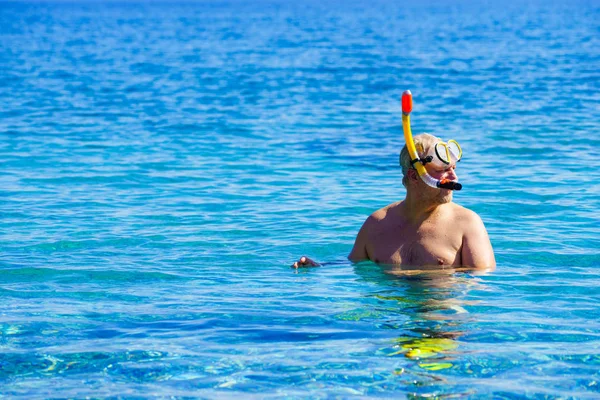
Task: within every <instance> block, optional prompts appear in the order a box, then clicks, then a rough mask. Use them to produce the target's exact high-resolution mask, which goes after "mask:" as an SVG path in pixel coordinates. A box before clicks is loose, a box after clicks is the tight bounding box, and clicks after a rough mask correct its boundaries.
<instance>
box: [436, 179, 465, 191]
mask: <svg viewBox="0 0 600 400" xmlns="http://www.w3.org/2000/svg"><path fill="white" fill-rule="evenodd" d="M438 187H439V188H440V189H448V190H460V189H462V185H461V184H460V183H458V182H454V181H451V180H448V179H443V180H441V181H440V183H438Z"/></svg>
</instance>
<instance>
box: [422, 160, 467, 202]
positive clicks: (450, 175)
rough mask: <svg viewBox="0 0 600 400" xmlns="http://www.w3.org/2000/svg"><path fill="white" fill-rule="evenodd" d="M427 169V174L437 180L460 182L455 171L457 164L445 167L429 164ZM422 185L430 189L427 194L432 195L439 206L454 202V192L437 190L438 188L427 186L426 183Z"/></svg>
mask: <svg viewBox="0 0 600 400" xmlns="http://www.w3.org/2000/svg"><path fill="white" fill-rule="evenodd" d="M425 169H427V172H428V173H429V175H431V176H432V177H433V178H435V179H439V180H443V179H449V180H451V181H456V180H458V175H456V171H455V170H456V163H452V164H449V165H444V166H441V165H439V164H438V163H429V164H427V165H425ZM422 183H423V185H424V186H426V187H427V189H429V190H428V191H427V194H428V195H431V197H432V198H433V200H435V201H436V202H438V203H439V204H444V203H450V202H451V201H452V192H453V190H448V189H436V188H432V187H429V186H427V185H426V184H425V182H422ZM427 197H429V196H427Z"/></svg>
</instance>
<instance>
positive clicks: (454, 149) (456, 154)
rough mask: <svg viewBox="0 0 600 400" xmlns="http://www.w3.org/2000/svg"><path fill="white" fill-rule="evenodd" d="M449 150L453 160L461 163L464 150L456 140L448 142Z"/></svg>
mask: <svg viewBox="0 0 600 400" xmlns="http://www.w3.org/2000/svg"><path fill="white" fill-rule="evenodd" d="M448 150H449V151H450V154H451V155H452V158H453V159H455V160H456V161H460V159H461V158H462V149H461V148H460V145H459V144H458V142H457V141H456V140H454V139H452V140H448Z"/></svg>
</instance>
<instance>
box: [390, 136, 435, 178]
mask: <svg viewBox="0 0 600 400" xmlns="http://www.w3.org/2000/svg"><path fill="white" fill-rule="evenodd" d="M413 139H414V141H415V148H416V149H417V154H418V155H419V157H424V156H426V155H427V154H429V151H430V150H431V148H432V147H433V146H435V144H436V143H437V142H439V141H440V139H439V138H438V137H436V136H433V135H430V134H429V133H421V134H420V135H417V136H415V137H413ZM399 161H400V167H401V168H402V184H403V185H404V186H405V187H406V186H407V183H408V170H409V169H411V168H412V165H410V154H408V149H407V148H406V145H404V147H403V148H402V151H401V152H400V159H399Z"/></svg>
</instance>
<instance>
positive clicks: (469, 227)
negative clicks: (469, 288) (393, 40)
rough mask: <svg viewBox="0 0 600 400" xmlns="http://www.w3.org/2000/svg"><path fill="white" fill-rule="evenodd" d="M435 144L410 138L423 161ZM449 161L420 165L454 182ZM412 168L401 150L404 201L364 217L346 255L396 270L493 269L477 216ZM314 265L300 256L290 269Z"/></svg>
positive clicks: (453, 163)
mask: <svg viewBox="0 0 600 400" xmlns="http://www.w3.org/2000/svg"><path fill="white" fill-rule="evenodd" d="M440 142H441V140H440V139H439V138H437V137H435V136H432V135H429V134H422V135H418V136H415V138H414V143H415V147H416V149H417V151H418V153H419V157H420V159H422V160H425V159H427V157H428V156H431V155H433V154H435V151H437V148H436V146H437V145H438V144H439V143H440ZM442 143H443V142H442ZM432 157H433V156H432ZM430 159H431V158H430ZM448 161H449V163H448V164H447V165H446V164H441V163H435V162H428V163H427V164H425V165H424V166H425V168H426V170H427V173H429V175H430V176H431V177H433V178H435V179H438V180H440V181H442V180H444V179H447V180H450V181H456V180H457V179H458V178H457V176H456V172H455V169H456V161H454V159H449V160H448ZM413 164H414V162H413V163H411V157H410V155H409V152H408V150H407V148H406V146H404V148H403V149H402V152H401V153H400V165H401V167H402V174H403V178H402V183H403V185H404V186H405V187H406V198H405V199H404V200H403V201H399V202H396V203H393V204H390V205H388V206H386V207H383V208H382V209H380V210H377V211H375V212H374V213H373V214H371V216H369V218H367V220H366V221H365V222H364V224H363V226H362V227H361V228H360V231H359V232H358V235H357V237H356V241H355V243H354V248H353V249H352V251H351V252H350V255H349V256H348V258H349V259H350V261H353V262H359V261H364V260H371V261H373V262H375V263H378V264H385V265H392V266H396V267H399V268H401V269H412V268H423V269H431V268H434V269H435V268H440V269H443V268H444V267H450V266H451V267H468V268H471V269H477V270H493V269H494V268H495V267H496V260H495V258H494V252H493V250H492V245H491V243H490V240H489V237H488V234H487V231H486V229H485V226H484V225H483V222H482V221H481V218H479V216H478V215H477V214H476V213H475V212H473V211H471V210H468V209H466V208H464V207H461V206H459V205H457V204H455V203H452V190H448V189H440V188H433V187H430V186H428V185H427V184H426V183H425V182H423V180H422V179H421V178H420V177H419V174H418V173H417V171H416V170H415V169H414V167H413ZM440 164H441V165H440ZM318 265H319V264H318V263H316V262H314V261H313V260H311V259H309V258H308V257H302V258H301V259H300V260H299V261H297V262H295V263H294V264H293V265H292V267H294V268H299V267H310V266H318ZM435 266H438V267H435Z"/></svg>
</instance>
